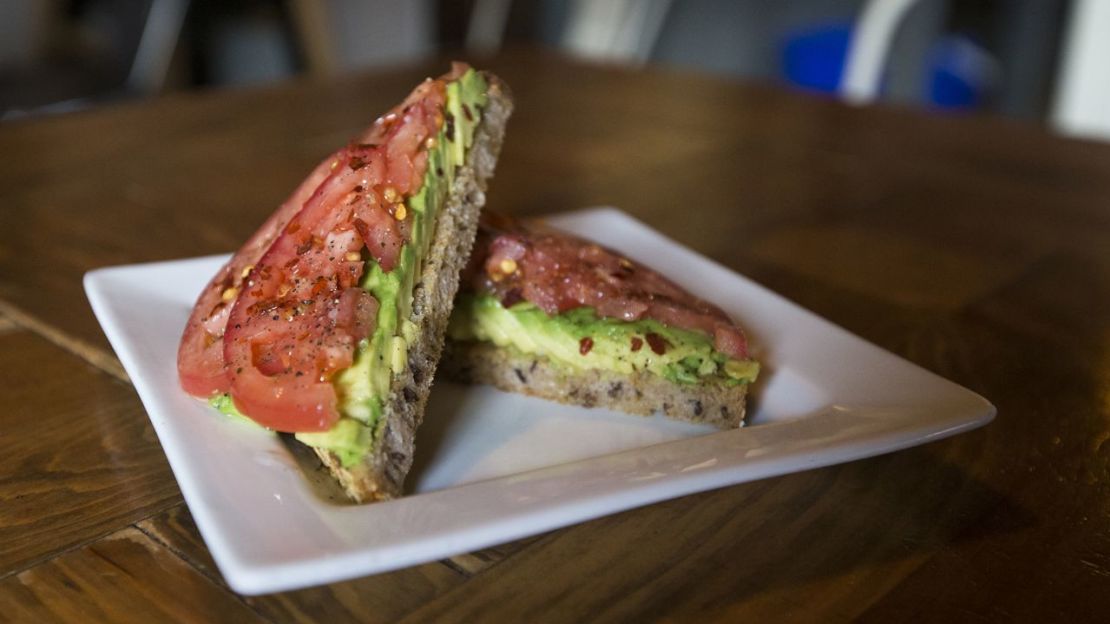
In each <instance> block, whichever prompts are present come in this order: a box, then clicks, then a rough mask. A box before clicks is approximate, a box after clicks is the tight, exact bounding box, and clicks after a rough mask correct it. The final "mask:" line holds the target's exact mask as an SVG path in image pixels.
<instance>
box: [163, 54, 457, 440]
mask: <svg viewBox="0 0 1110 624" xmlns="http://www.w3.org/2000/svg"><path fill="white" fill-rule="evenodd" d="M466 69H467V67H466V66H465V65H458V66H456V67H453V68H452V72H451V73H449V74H448V75H446V76H444V77H443V78H441V79H439V80H436V81H433V80H427V81H425V82H424V83H423V84H421V85H420V86H418V87H417V89H416V90H415V91H414V92H413V93H412V94H411V95H410V96H409V97H408V98H407V99H406V100H405V101H404V102H402V103H401V104H400V105H398V106H397V107H396V108H394V109H393V110H392V111H390V112H389V113H388V114H386V115H383V116H382V117H380V118H379V119H378V120H377V121H375V123H374V124H373V125H372V126H371V127H370V128H368V129H367V130H366V131H365V132H363V133H362V134H361V135H360V136H358V137H357V138H356V139H355V140H354V142H353V143H352V145H351V146H350V147H348V148H344V149H343V150H340V151H339V152H337V153H335V154H333V155H332V156H330V157H329V158H328V159H327V160H325V161H324V162H322V163H321V164H320V165H318V166H317V167H316V168H315V169H314V170H313V171H312V173H311V174H310V175H309V177H308V178H307V179H306V180H305V181H304V182H303V183H301V185H300V186H299V187H298V188H297V190H296V192H294V193H293V195H292V196H291V197H290V198H289V199H288V200H286V202H285V203H283V204H282V205H281V206H280V207H279V208H278V210H277V211H276V212H275V213H274V214H273V215H271V216H270V218H269V219H267V220H266V222H265V223H263V225H262V227H260V228H259V230H258V231H257V232H255V234H254V235H253V236H252V237H251V238H250V239H249V240H248V241H247V242H246V244H244V246H243V247H242V249H240V250H239V252H238V253H236V254H235V256H234V257H233V258H232V259H231V260H230V261H229V262H228V264H227V265H225V266H224V267H223V268H221V269H220V271H219V272H218V273H217V274H216V276H215V277H213V279H212V281H211V282H209V284H208V286H207V287H206V288H205V289H204V291H203V292H202V293H201V295H200V297H199V298H198V300H197V303H196V306H195V307H194V309H193V312H192V315H191V316H190V318H189V321H188V323H187V325H186V327H185V332H184V334H183V336H182V340H181V346H180V348H179V350H178V373H179V377H180V380H181V385H182V388H184V389H185V390H186V391H187V392H189V393H190V394H193V395H195V396H199V397H203V398H207V397H210V396H212V395H213V394H216V393H220V392H230V393H231V395H232V398H233V399H234V401H235V404H236V406H237V407H238V408H239V410H240V411H241V412H243V413H244V414H246V415H248V416H250V417H252V418H254V419H255V420H257V421H258V422H260V423H261V424H264V425H266V426H270V427H273V428H275V429H279V430H284V431H318V430H322V429H327V428H328V427H330V425H331V424H332V423H334V421H335V419H336V418H338V413H337V409H336V396H335V391H334V389H332V388H331V386H330V383H329V382H330V380H331V379H332V377H334V375H335V373H337V372H338V371H340V370H342V369H343V368H346V367H348V366H350V365H351V362H352V361H353V357H354V351H355V348H356V347H357V344H358V342H359V340H361V339H362V338H364V337H366V336H368V335H369V334H370V333H371V332H372V331H373V326H374V319H375V318H376V315H377V306H378V304H377V301H375V300H374V299H373V297H371V296H370V295H369V294H368V293H366V292H364V291H362V290H361V289H359V288H358V286H357V285H358V281H359V279H360V277H361V275H362V271H363V268H364V263H363V257H364V255H365V254H364V253H363V252H362V249H363V247H365V248H366V249H367V251H368V252H369V256H370V257H371V258H373V259H374V260H376V261H377V262H378V263H379V264H380V265H381V266H382V268H383V269H385V270H387V271H388V270H391V269H392V268H393V267H394V266H395V264H396V260H397V257H398V254H399V252H400V250H401V247H402V246H403V245H404V243H405V241H406V240H407V238H408V234H409V229H410V222H409V221H408V219H410V218H411V217H407V215H405V214H403V213H401V215H400V216H402V217H406V218H404V219H400V220H399V219H397V218H396V216H397V215H398V211H397V209H396V206H397V205H398V202H400V201H402V200H403V199H404V198H405V197H406V196H407V195H409V194H411V192H412V191H414V190H416V189H417V188H418V187H419V185H420V183H421V181H422V179H423V176H424V171H425V169H426V163H427V154H426V152H425V150H424V148H425V146H426V143H425V142H426V141H427V140H428V138H429V137H431V136H434V135H435V133H436V132H438V129H439V127H440V125H441V124H442V123H443V107H444V103H445V101H446V89H445V86H446V85H445V81H448V80H452V79H455V78H458V77H460V76H461V75H462V74H463V73H464V72H465V71H466ZM352 254H353V255H352ZM355 256H358V259H357V260H355V259H354V257H355ZM248 276H249V277H248ZM232 320H233V323H232V325H230V326H229V325H228V323H229V321H232ZM229 327H230V329H229Z"/></svg>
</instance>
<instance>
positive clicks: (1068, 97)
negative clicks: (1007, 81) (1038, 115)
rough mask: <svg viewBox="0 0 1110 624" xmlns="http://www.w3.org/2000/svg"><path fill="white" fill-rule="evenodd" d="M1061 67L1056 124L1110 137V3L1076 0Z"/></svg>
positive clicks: (1063, 129)
mask: <svg viewBox="0 0 1110 624" xmlns="http://www.w3.org/2000/svg"><path fill="white" fill-rule="evenodd" d="M1069 22H1070V23H1069V24H1068V28H1067V34H1066V36H1065V38H1064V41H1063V44H1062V46H1061V48H1062V54H1061V58H1060V63H1059V66H1058V68H1057V72H1058V75H1059V79H1058V80H1057V82H1056V95H1055V102H1054V103H1053V110H1052V112H1051V121H1052V125H1053V126H1054V127H1055V128H1056V129H1057V130H1059V131H1061V132H1064V133H1066V134H1071V135H1076V136H1084V137H1090V138H1098V139H1103V140H1110V35H1108V33H1110V2H1107V0H1075V1H1074V2H1073V3H1072V9H1071V17H1070V18H1069Z"/></svg>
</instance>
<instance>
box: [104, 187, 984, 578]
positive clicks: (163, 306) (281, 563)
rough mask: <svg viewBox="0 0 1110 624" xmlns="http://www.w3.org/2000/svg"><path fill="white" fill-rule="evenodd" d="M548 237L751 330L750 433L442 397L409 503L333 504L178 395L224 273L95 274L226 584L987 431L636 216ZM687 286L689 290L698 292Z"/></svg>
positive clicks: (959, 404) (412, 552)
mask: <svg viewBox="0 0 1110 624" xmlns="http://www.w3.org/2000/svg"><path fill="white" fill-rule="evenodd" d="M549 222H550V223H551V224H552V225H554V226H556V227H559V228H562V229H564V230H567V231H570V232H575V233H579V234H583V235H588V236H590V237H591V238H593V239H595V240H597V241H599V242H601V243H602V244H605V245H608V246H610V247H613V248H615V249H618V250H620V251H621V252H623V253H625V254H626V255H628V256H629V257H630V258H633V259H636V260H641V261H643V262H645V263H646V264H649V265H650V266H654V267H657V268H660V269H663V270H664V271H665V272H666V273H668V274H670V275H671V277H673V278H677V279H678V280H679V281H680V282H682V283H684V284H686V285H687V286H688V287H689V288H690V290H692V291H693V292H694V294H696V295H698V296H701V297H703V298H705V299H709V300H711V301H714V302H715V303H717V304H719V305H720V306H721V307H722V308H723V309H724V310H725V311H727V312H728V313H729V314H731V315H733V316H734V317H735V318H736V319H738V320H739V321H740V323H741V325H742V326H743V327H744V328H745V329H746V330H747V332H748V334H749V336H750V338H751V341H752V344H753V345H754V351H755V353H756V355H757V357H759V359H760V360H761V361H762V362H763V365H764V369H763V373H762V376H761V379H760V381H759V382H758V383H757V384H756V385H755V387H754V389H753V395H754V396H753V405H752V407H753V409H752V410H751V412H752V413H751V417H750V423H751V424H750V426H748V427H746V428H743V429H738V430H733V431H724V432H721V431H717V430H715V429H708V428H706V427H702V426H695V425H688V424H684V423H679V422H674V421H670V420H667V419H664V418H662V417H654V418H641V417H638V416H628V415H624V414H620V413H616V412H610V411H606V410H601V409H594V410H587V409H582V408H576V407H569V406H565V405H559V404H555V403H548V402H545V401H540V400H537V399H531V398H527V397H523V396H517V395H511V394H504V393H501V392H498V391H495V390H492V389H490V388H485V387H463V386H456V385H452V384H448V383H442V382H440V383H437V384H436V387H435V390H434V391H433V393H432V398H431V401H430V404H429V408H428V412H427V414H426V417H425V424H424V427H423V428H422V429H421V432H420V436H418V439H417V460H416V461H417V465H416V466H415V467H414V470H413V472H412V473H411V474H410V476H409V481H408V484H409V487H410V488H411V492H412V493H411V494H410V495H409V496H406V497H404V498H401V499H399V500H395V501H390V502H386V503H378V504H373V505H364V506H355V505H346V504H339V503H336V502H332V501H329V500H328V499H327V498H325V497H321V496H320V495H319V494H318V493H317V490H316V489H314V487H313V486H312V484H311V483H310V482H309V480H308V479H306V477H305V474H304V472H303V471H302V470H301V469H300V467H299V466H298V464H297V462H296V461H295V459H294V458H293V455H292V454H291V453H290V452H289V450H288V449H287V448H286V446H285V445H284V444H282V443H281V441H280V440H279V439H278V438H277V436H275V435H274V434H272V433H269V432H266V431H264V430H262V429H260V428H255V427H252V426H250V425H246V424H243V423H239V422H235V421H233V420H229V419H227V418H225V417H223V416H221V415H219V414H218V413H217V412H216V411H215V410H213V409H211V408H209V407H208V406H207V405H206V404H204V403H202V402H200V401H197V400H196V399H193V398H191V397H189V396H187V395H186V394H185V393H184V392H182V391H181V390H180V389H179V388H178V384H177V374H176V367H175V357H176V351H177V343H178V339H179V337H180V335H181V330H182V328H183V327H184V325H185V320H186V318H187V317H188V315H189V312H190V309H191V308H192V305H193V301H194V298H195V296H196V294H197V293H198V292H200V290H201V288H203V286H204V284H205V283H206V282H207V281H208V279H209V278H210V276H211V275H213V274H214V273H215V271H216V269H217V268H218V266H219V265H220V264H221V263H222V262H223V261H224V260H225V257H207V258H197V259H192V260H180V261H175V262H162V263H156V264H142V265H133V266H123V267H113V268H106V269H100V270H96V271H92V272H90V273H89V274H88V275H86V276H85V289H86V291H87V293H88V296H89V300H90V301H91V302H92V307H93V310H94V311H95V312H96V316H97V318H98V319H99V321H100V323H101V325H102V326H103V328H104V332H105V333H106V334H107V336H108V339H109V340H110V341H111V343H112V346H113V347H114V348H115V350H116V353H117V354H118V355H119V358H120V360H121V361H122V362H123V365H124V367H125V368H126V369H127V372H128V374H129V375H130V376H131V380H132V381H133V382H134V384H135V389H136V390H137V391H138V393H139V396H140V397H141V398H142V401H143V404H144V405H145V406H146V408H147V411H148V412H149V414H150V420H151V422H152V423H153V425H154V429H155V431H157V433H158V438H159V440H161V443H162V447H163V448H164V449H165V452H166V457H167V458H168V459H169V462H170V466H171V467H172V468H173V472H174V474H175V475H176V477H177V481H178V484H179V485H180V487H181V491H182V493H183V494H184V496H185V500H186V502H187V503H188V505H189V509H190V511H191V512H192V514H193V517H194V518H195V520H196V523H197V526H198V528H199V529H200V532H201V534H202V535H203V536H204V539H205V541H206V542H207V544H208V547H209V549H210V550H211V552H212V556H213V557H214V558H215V560H216V563H217V564H218V565H219V567H220V571H221V572H223V575H224V577H225V578H226V579H227V582H228V583H229V584H230V585H231V587H232V588H234V589H235V590H236V591H238V592H241V593H244V594H258V593H267V592H275V591H280V590H287V589H294V588H299V587H304V586H308V585H315V584H321V583H329V582H333V581H339V580H343V579H348V578H352V577H357V576H363V575H367V574H373V573H376V572H383V571H386V570H392V569H396V568H401V567H405V566H410V565H414V564H417V563H422V562H426V561H432V560H436V559H441V558H444V557H448V556H451V555H455V554H459V553H463V552H470V551H473V550H476V549H480V548H484V547H487V546H492V545H494V544H499V543H503V542H507V541H510V540H514V539H517V538H521V537H524V536H527V535H532V534H535V533H540V532H542V531H547V530H550V529H554V528H557V527H561V526H566V525H569V524H573V523H576V522H581V521H584V520H587V519H590V518H596V517H598V516H602V515H606V514H611V513H614V512H617V511H621V510H625V509H629V508H632V507H637V506H640V505H646V504H649V503H653V502H656V501H660V500H664V499H668V498H673V497H676V496H682V495H684V494H690V493H693V492H699V491H702V490H708V489H712V488H718V487H722V486H726V485H731V484H734V483H740V482H743V481H751V480H755V479H760V478H763V477H770V476H774V475H780V474H784V473H788V472H793V471H798V470H805V469H809V468H816V467H819V466H826V465H829V464H835V463H838V462H845V461H850V460H853V459H858V458H862V457H869V456H872V455H878V454H880V453H886V452H890V451H894V450H898V449H902V448H906V447H909V446H913V445H917V444H922V443H925V442H929V441H932V440H937V439H940V438H943V437H946V436H950V435H953V434H956V433H960V432H962V431H967V430H969V429H973V428H975V427H978V426H981V425H983V424H985V423H987V422H989V421H990V420H991V419H992V418H993V417H994V413H995V409H994V407H993V406H992V405H991V404H990V403H988V402H987V401H986V400H985V399H983V398H982V397H980V396H978V395H977V394H975V393H973V392H971V391H969V390H967V389H964V388H962V387H960V386H958V385H956V384H954V383H952V382H949V381H947V380H945V379H942V378H940V377H938V376H937V375H934V374H933V373H930V372H928V371H926V370H923V369H921V368H919V367H917V366H915V365H913V364H911V363H909V362H907V361H905V360H903V359H901V358H899V357H897V356H895V355H893V354H891V353H888V352H886V351H883V350H882V349H879V348H878V347H876V346H874V345H872V344H869V343H867V342H865V341H863V340H862V339H860V338H858V337H856V336H854V335H852V334H849V333H848V332H846V331H844V330H843V329H840V328H839V327H836V326H834V325H832V324H830V323H828V322H827V321H825V320H823V319H821V318H819V317H817V316H815V315H813V314H812V313H810V312H808V311H806V310H803V309H801V308H799V307H798V306H796V305H794V304H793V303H791V302H789V301H786V300H785V299H783V298H782V297H779V296H778V295H776V294H774V293H772V292H770V291H768V290H766V289H765V288H763V287H761V286H759V285H758V284H755V283H753V282H751V281H750V280H748V279H745V278H744V277H741V276H739V275H737V274H735V273H733V272H731V271H729V270H727V269H725V268H724V267H722V266H720V265H718V264H715V263H714V262H712V261H710V260H707V259H706V258H703V257H701V256H699V255H698V254H696V253H694V252H692V251H690V250H688V249H685V248H683V247H682V246H680V245H678V244H677V243H675V242H673V241H671V240H668V239H667V238H665V237H663V236H662V235H660V234H658V233H657V232H655V231H653V230H651V229H649V228H648V227H647V226H645V225H643V224H642V223H640V222H638V221H636V220H634V219H632V218H630V217H628V216H627V215H625V214H623V213H621V212H620V211H618V210H615V209H611V208H608V209H606V208H602V209H594V210H586V211H581V212H575V213H568V214H563V215H559V216H556V217H553V218H550V219H549ZM684 277H685V278H689V279H686V280H683V279H682V278H684Z"/></svg>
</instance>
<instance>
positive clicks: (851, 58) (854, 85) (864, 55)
mask: <svg viewBox="0 0 1110 624" xmlns="http://www.w3.org/2000/svg"><path fill="white" fill-rule="evenodd" d="M917 2H918V0H867V2H866V3H865V4H864V5H863V8H862V9H861V10H860V14H859V18H858V19H857V20H856V24H855V28H854V29H853V31H852V35H851V39H850V43H849V45H848V54H847V58H846V59H845V61H844V73H843V74H842V78H841V82H840V96H841V97H842V98H844V99H845V100H847V101H848V102H852V103H854V104H866V103H868V102H872V101H874V100H875V99H876V98H878V96H879V88H880V87H881V85H882V79H883V69H884V68H885V67H886V62H887V57H888V55H889V52H890V49H891V45H892V44H893V42H894V35H895V33H897V32H898V27H899V26H900V25H901V24H902V21H903V19H905V17H906V15H907V14H908V13H909V12H910V9H912V8H913V7H914V5H915V4H917Z"/></svg>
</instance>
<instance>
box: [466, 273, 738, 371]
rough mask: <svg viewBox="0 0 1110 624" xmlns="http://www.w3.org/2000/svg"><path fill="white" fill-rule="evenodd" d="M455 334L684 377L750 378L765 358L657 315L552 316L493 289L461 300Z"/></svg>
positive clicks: (597, 364) (585, 364)
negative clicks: (734, 353)
mask: <svg viewBox="0 0 1110 624" xmlns="http://www.w3.org/2000/svg"><path fill="white" fill-rule="evenodd" d="M447 334H448V336H450V337H451V339H453V340H462V341H465V340H483V341H489V342H492V343H494V344H496V345H497V346H499V347H511V348H513V349H516V350H518V351H521V352H523V353H533V354H536V355H542V356H545V357H547V358H548V359H550V360H551V361H552V362H553V363H555V364H556V365H559V366H564V367H567V368H571V369H577V370H586V369H603V370H610V371H614V372H618V373H625V374H628V373H632V372H634V371H647V372H650V373H654V374H656V375H660V376H662V377H665V378H666V379H669V380H671V381H674V382H676V383H686V384H694V383H700V382H702V381H703V380H709V379H715V380H717V381H721V382H724V383H728V384H732V383H750V382H752V381H755V379H756V376H757V375H758V374H759V364H758V363H757V362H755V361H751V360H735V359H731V358H729V357H728V356H726V355H724V354H723V353H720V352H719V351H716V350H715V349H714V348H713V341H712V339H711V338H709V337H708V336H706V335H704V334H701V333H698V332H693V331H688V330H684V329H679V328H675V327H668V326H666V325H663V324H662V323H659V322H658V321H655V320H651V319H641V320H638V321H633V322H626V321H621V320H618V319H609V318H601V317H598V316H597V314H596V313H595V312H594V310H593V309H592V308H589V307H583V308H576V309H574V310H570V311H567V312H564V313H562V314H558V315H555V316H549V315H548V314H547V313H545V312H544V311H543V310H541V309H539V308H537V307H536V306H535V305H533V304H531V303H528V302H521V303H518V304H516V305H514V306H512V307H510V308H505V307H504V306H502V305H501V303H500V302H499V301H497V299H496V298H494V297H492V296H490V295H465V296H463V297H460V298H459V300H458V301H457V302H456V304H455V311H454V313H453V314H452V316H451V322H450V325H449V326H448V329H447ZM653 343H654V347H653ZM657 351H662V353H658V352H657Z"/></svg>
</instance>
